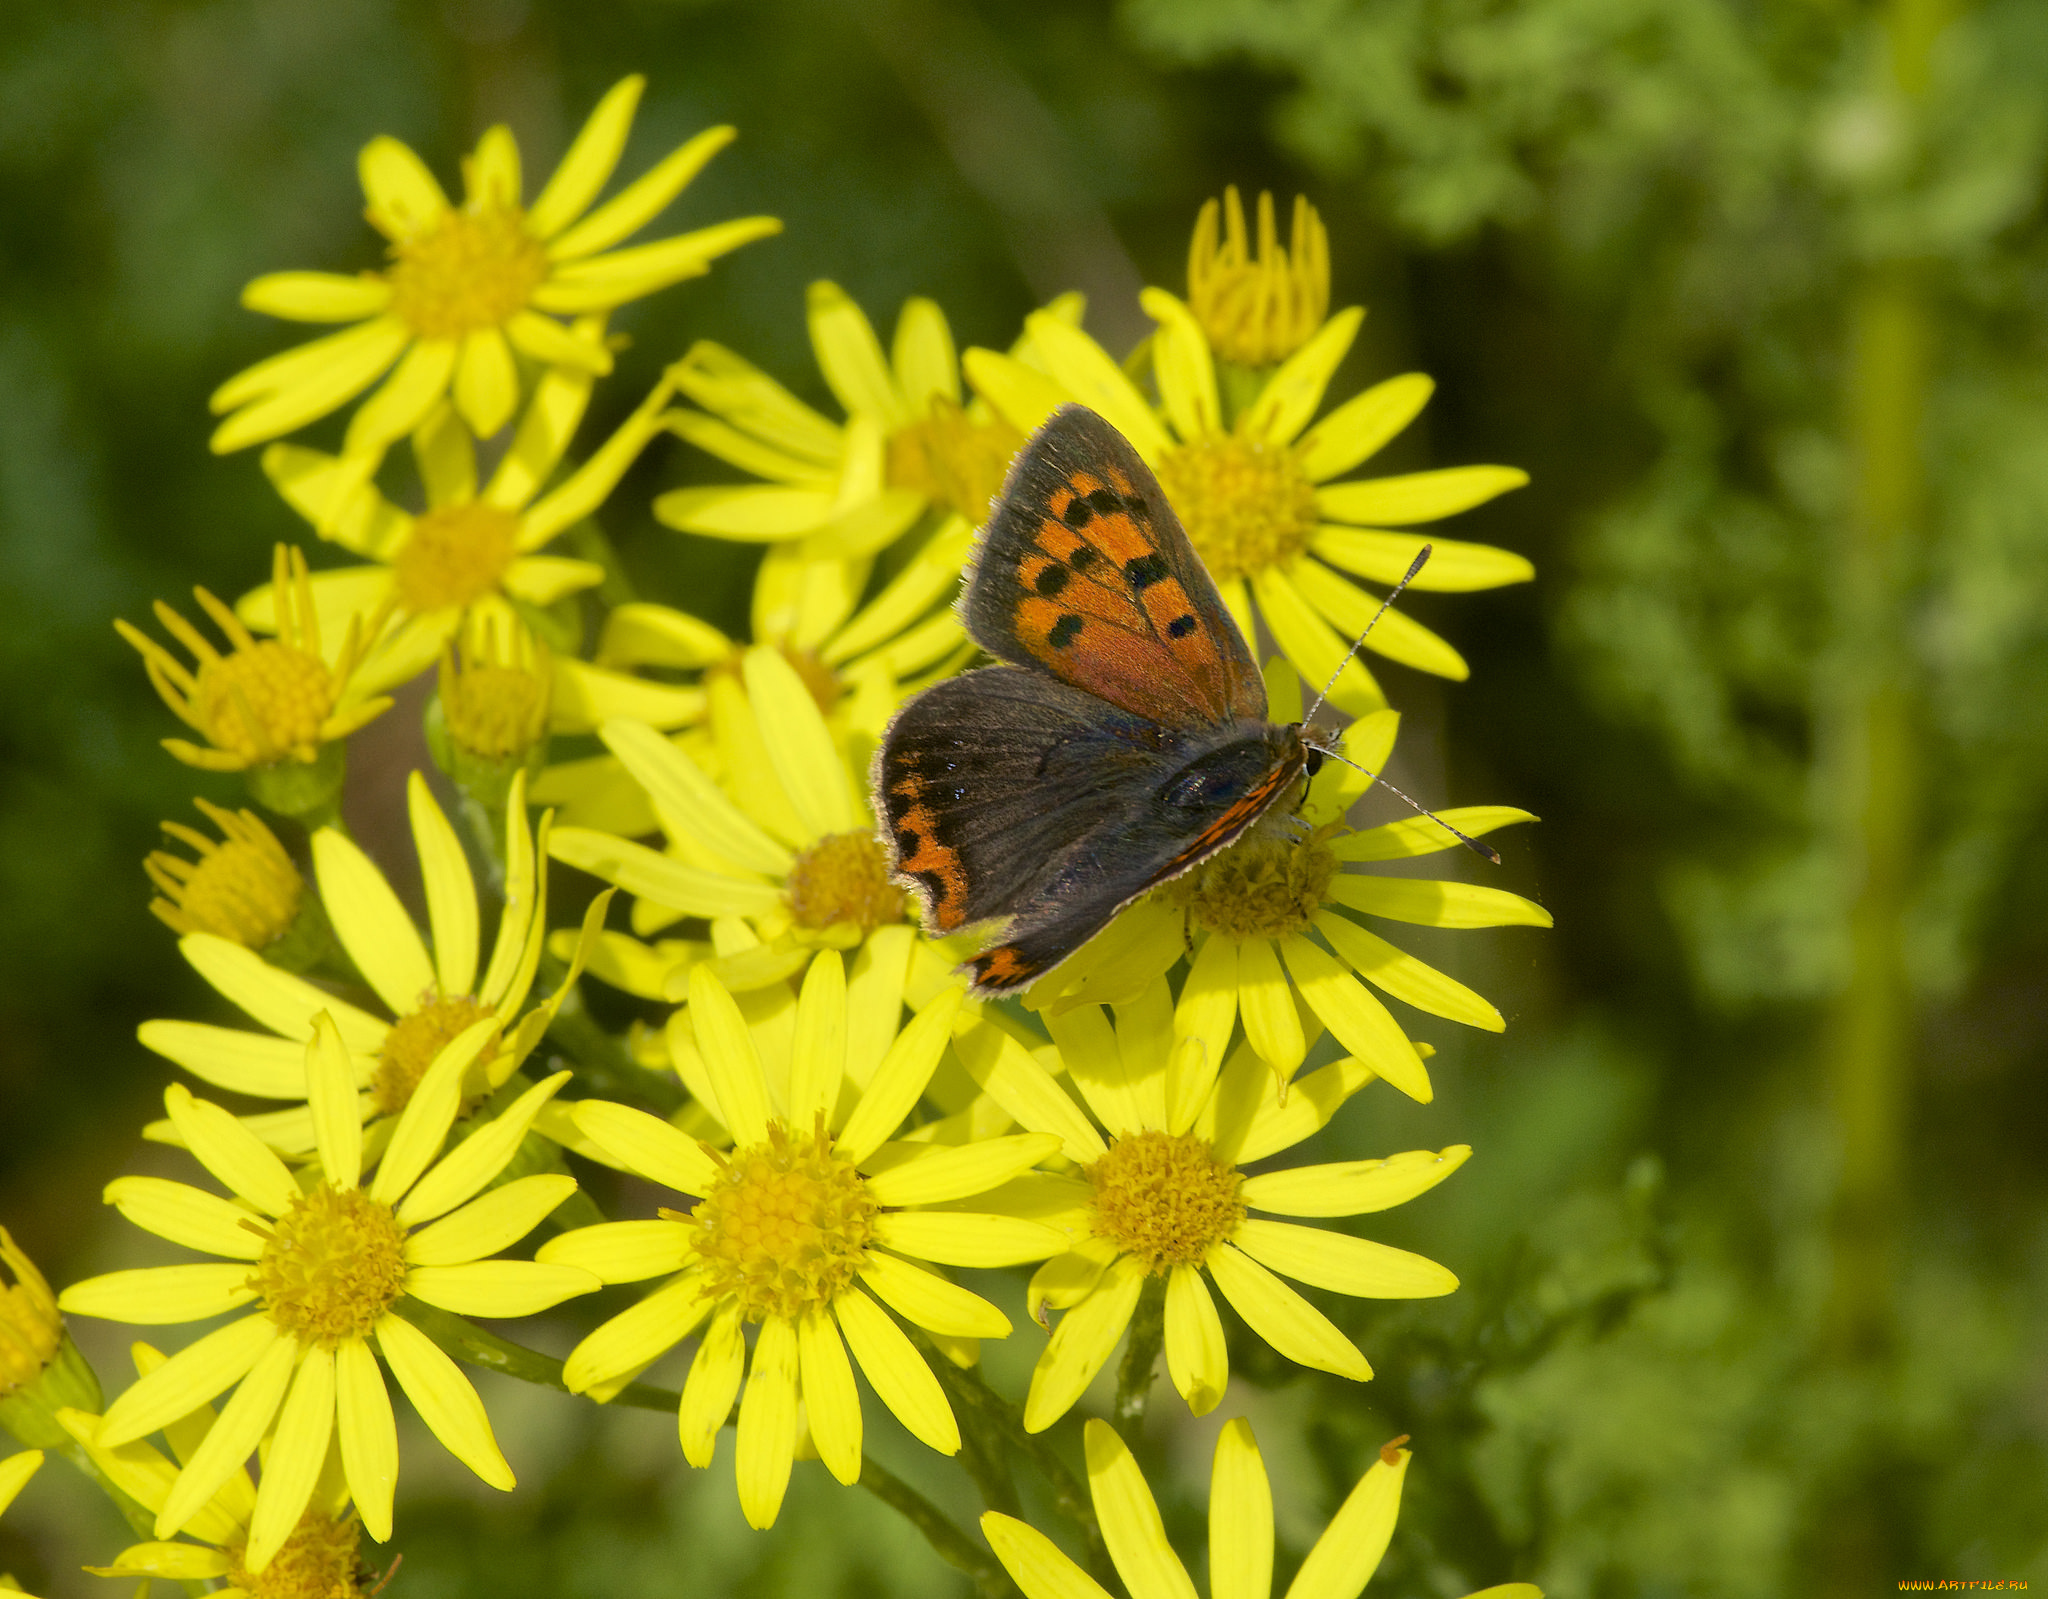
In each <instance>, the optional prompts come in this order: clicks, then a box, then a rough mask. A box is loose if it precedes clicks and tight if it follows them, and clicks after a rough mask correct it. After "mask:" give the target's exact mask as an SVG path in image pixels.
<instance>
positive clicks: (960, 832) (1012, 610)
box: [874, 405, 1322, 993]
mask: <svg viewBox="0 0 2048 1599" xmlns="http://www.w3.org/2000/svg"><path fill="white" fill-rule="evenodd" d="M961 609H962V617H963V620H964V622H965V624H966V628H967V631H968V634H969V635H970V636H971V637H972V638H973V639H974V641H975V642H976V643H977V644H979V645H980V646H981V647H982V648H983V649H985V650H987V651H988V653H989V654H991V655H993V656H995V657H996V658H997V660H998V661H1000V662H1003V663H1005V664H1001V665H996V666H988V667H983V668H981V669H979V670H977V671H972V672H967V673H964V674H962V675H961V676H959V677H955V678H949V679H947V680H945V681H943V682H940V683H938V684H936V685H935V686H933V687H932V688H929V689H927V690H925V691H924V692H923V693H922V694H920V695H918V696H917V697H916V698H914V699H913V700H911V701H910V703H908V704H907V705H905V706H904V707H903V709H902V710H901V711H900V712H898V713H897V716H896V718H895V720H894V721H892V722H891V723H890V725H889V728H888V730H887V732H886V733H885V734H884V736H883V740H882V745H881V748H880V750H879V751H878V753H877V756H876V760H875V773H874V780H875V790H876V793H875V800H876V805H875V810H876V814H877V815H878V816H879V817H881V818H882V819H883V820H884V824H885V830H886V841H887V843H888V846H889V848H890V851H891V857H892V864H893V866H894V867H895V870H896V871H897V873H898V875H899V876H900V877H901V878H902V880H903V881H905V882H906V883H907V884H909V885H910V886H911V888H912V889H913V890H914V891H915V892H916V893H917V894H918V896H919V898H920V900H921V901H922V904H923V909H924V919H925V925H926V926H927V928H929V929H930V930H931V931H934V932H946V933H950V932H954V931H957V930H958V929H960V928H963V927H967V926H970V925H972V924H974V923H977V922H982V921H989V920H993V919H997V918H1001V919H1003V921H1004V922H1005V923H1006V925H1005V926H1004V928H1003V931H1002V934H1001V936H1000V939H999V941H998V942H997V943H996V944H995V946H994V947H992V948H990V949H988V950H986V951H984V952H983V953H982V954H981V955H979V956H976V957H975V958H974V960H973V961H972V962H971V965H972V968H973V981H974V986H975V988H976V989H977V991H979V992H983V993H997V992H1005V991H1008V990H1011V989H1015V988H1019V987H1022V986H1024V985H1025V984H1028V983H1030V982H1032V981H1035V980H1036V979H1037V978H1038V977H1040V976H1042V975H1043V974H1044V973H1045V972H1046V971H1049V970H1050V969H1051V968H1052V967H1053V966H1055V965H1057V964H1058V963H1059V962H1060V961H1061V960H1063V959H1065V958H1066V957H1067V956H1068V955H1070V954H1072V953H1073V952H1074V951H1075V950H1076V949H1078V948H1079V947H1080V946H1081V945H1082V944H1084V943H1086V942H1087V940H1088V939H1089V938H1091V937H1093V936H1094V935H1095V933H1097V932H1098V931H1100V930H1101V929H1102V928H1103V927H1104V926H1105V925H1107V924H1108V922H1109V921H1110V919H1111V918H1112V917H1114V916H1115V915H1116V913H1117V912H1118V911H1119V910H1121V909H1122V908H1123V907H1124V906H1125V905H1127V904H1129V903H1130V902H1131V901H1132V900H1133V899H1135V898H1137V897H1138V896H1139V895H1140V894H1142V893H1144V892H1145V891H1146V890H1148V889H1150V888H1153V887H1155V886H1157V885H1158V884H1160V883H1163V882H1166V881H1168V880H1170V879H1172V878H1174V877H1177V876H1179V875H1180V874H1181V873H1183V872H1186V871H1188V870H1189V869H1190V868H1192V867H1194V866H1196V865H1198V864H1199V863H1200V862H1202V861H1203V860H1205V859H1207V858H1208V857H1209V856H1210V855H1213V854H1214V853H1215V852H1216V851H1217V850H1219V849H1222V848H1223V847H1224V846H1225V845H1227V844H1230V843H1231V842H1233V841H1234V840H1236V839H1237V838H1239V837H1241V836H1242V835H1243V834H1244V832H1245V831H1246V830H1247V829H1248V828H1249V827H1251V826H1252V825H1253V823H1255V822H1256V821H1258V819H1259V818H1260V817H1261V816H1263V815H1264V814H1266V812H1267V811H1269V810H1271V809H1272V807H1273V806H1274V805H1275V804H1276V803H1278V802H1279V801H1280V800H1281V799H1282V798H1284V797H1285V796H1287V795H1289V794H1292V793H1294V792H1295V791H1296V790H1297V788H1298V786H1299V784H1300V783H1301V782H1302V780H1303V779H1305V778H1306V777H1308V776H1312V775H1313V774H1314V772H1315V770H1316V767H1317V766H1318V764H1319V763H1320V761H1321V758H1322V750H1321V748H1320V746H1319V744H1318V742H1317V740H1316V739H1315V736H1314V735H1313V734H1312V733H1308V732H1306V731H1305V730H1304V729H1303V727H1302V726H1301V725H1300V724H1285V725H1283V724H1276V723H1274V722H1271V721H1269V720H1267V716H1266V691H1265V684H1264V682H1263V681H1262V680H1261V678H1260V676H1259V674H1258V671H1257V669H1256V667H1255V666H1254V665H1253V663H1252V658H1251V652H1250V650H1249V649H1247V648H1246V646H1245V642H1244V639H1243V637H1242V635H1241V634H1240V633H1239V632H1238V629H1237V626H1236V623H1235V622H1234V621H1232V619H1231V616H1230V613H1229V612H1228V611H1227V610H1226V609H1225V608H1224V605H1223V601H1222V598H1221V596H1220V595H1218V593H1217V592H1216V586H1215V584H1214V583H1213V582H1212V581H1211V580H1210V577H1209V574H1208V572H1207V571H1206V570H1205V569H1204V568H1203V566H1202V564H1201V561H1200V558H1199V557H1197V556H1196V554H1195V552H1194V548H1193V546H1192V545H1190V544H1189V542H1188V538H1187V534H1186V533H1185V532H1184V531H1183V530H1182V528H1181V526H1180V523H1179V521H1178V520H1177V519H1176V518H1175V517H1174V515H1173V512H1172V509H1171V508H1170V507H1169V506H1168V505H1167V503H1166V498H1165V495H1164V494H1163V493H1162V492H1161V491H1160V488H1159V484H1158V481H1157V479H1155V478H1154V477H1153V475H1152V473H1151V471H1150V469H1149V468H1147V467H1146V466H1145V464H1144V462H1143V461H1142V460H1141V459H1140V458H1139V457H1138V454H1137V452H1136V451H1135V450H1133V449H1132V448H1131V447H1130V445H1129V444H1128V443H1126V442H1125V441H1124V439H1123V438H1122V436H1121V435H1120V434H1118V433H1117V432H1116V430H1115V429H1113V428H1112V427H1110V425H1109V424H1108V423H1107V422H1105V421H1103V420H1102V418H1101V417H1099V416H1097V415H1095V413H1093V412H1092V411H1088V410H1085V409H1083V408H1081V407H1079V406H1071V405H1070V406H1065V407H1062V408H1061V409H1060V410H1059V411H1058V412H1056V413H1055V414H1054V415H1053V417H1052V419H1051V420H1050V421H1048V422H1047V423H1046V424H1045V426H1044V427H1042V428H1041V429H1040V430H1039V431H1038V432H1037V433H1036V434H1035V435H1033V437H1032V439H1031V441H1030V442H1029V443H1028V444H1027V445H1026V446H1025V448H1024V450H1023V451H1022V452H1021V453H1020V454H1019V456H1018V458H1017V461H1016V463H1015V465H1013V467H1012V468H1011V471H1010V475H1009V479H1008V481H1007V482H1006V483H1005V485H1004V489H1003V494H1002V497H1001V499H1000V500H999V501H998V502H997V505H996V508H995V511H994V514H993V515H992V516H991V517H990V519H989V523H988V526H987V527H986V528H985V529H984V530H983V533H982V536H981V540H980V543H979V545H978V546H977V549H976V553H975V558H974V562H973V566H972V569H971V570H970V572H969V575H968V579H967V584H966V589H965V592H964V593H963V595H962V597H961Z"/></svg>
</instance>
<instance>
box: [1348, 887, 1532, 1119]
mask: <svg viewBox="0 0 2048 1599" xmlns="http://www.w3.org/2000/svg"><path fill="white" fill-rule="evenodd" d="M1316 931H1317V932H1319V933H1321V934H1322V935H1323V937H1325V938H1327V939H1328V940H1329V941H1330V947H1331V948H1332V949H1334V950H1336V952H1337V953H1338V955H1340V956H1341V957H1343V959H1344V960H1345V961H1347V962H1349V963H1350V965H1351V966H1352V968H1353V969H1354V970H1356V971H1357V973H1358V974H1359V976H1361V977H1363V978H1364V979H1365V980H1366V981H1367V982H1369V983H1371V984H1372V985H1373V986H1374V987H1375V988H1378V989H1381V990H1383V991H1384V992H1386V993H1389V994H1391V995H1393V996H1394V998H1396V999H1399V1000H1405V1001H1406V1002H1407V1003H1408V1004H1410V1005H1413V1006H1414V1007H1415V1008H1416V1009H1417V1010H1426V1011H1428V1012H1429V1013H1430V1014H1431V1015H1432V1016H1442V1017H1446V1018H1448V1019H1449V1020H1451V1021H1454V1022H1463V1023H1464V1024H1465V1025H1466V1026H1467V1027H1478V1028H1483V1029H1484V1030H1485V1031H1487V1032H1489V1033H1499V1032H1504V1031H1506V1029H1507V1025H1508V1024H1507V1022H1506V1021H1505V1020H1504V1019H1503V1018H1502V1016H1501V1013H1500V1012H1499V1011H1498V1010H1496V1009H1494V1007H1493V1006H1491V1005H1489V1004H1488V1003H1487V1002H1486V1001H1485V1000H1484V999H1482V998H1480V997H1479V995H1477V994H1475V993H1473V992H1472V990H1471V989H1469V988H1467V987H1466V986H1465V985H1464V984H1463V983H1461V982H1459V981H1458V980H1457V979H1456V978H1454V977H1447V976H1445V975H1444V974H1443V973H1442V972H1440V971H1438V970H1437V969H1436V968H1435V967H1434V966H1430V965H1427V964H1426V963H1424V962H1422V961H1419V960H1417V959H1416V958H1415V957H1414V956H1413V955H1410V954H1407V953H1406V952H1405V951H1402V950H1399V949H1396V948H1395V947H1394V946H1393V945H1392V944H1389V943H1388V942H1387V941H1386V940H1385V939H1383V938H1380V937H1379V936H1377V935H1376V934H1373V933H1368V932H1367V931H1366V930H1365V929H1364V928H1362V927H1360V926H1359V925H1358V924H1357V923H1356V922H1351V921H1346V920H1345V919H1344V918H1343V917H1342V916H1339V915H1338V914H1337V913H1336V912H1335V911H1327V910H1326V911H1320V912H1318V913H1317V915H1316ZM1372 1064H1373V1065H1374V1066H1375V1067H1377V1066H1379V1065H1380V1062H1379V1061H1378V1060H1374V1061H1373V1062H1372ZM1388 1081H1390V1082H1393V1081H1394V1079H1392V1078H1389V1079H1388ZM1394 1086H1395V1087H1397V1088H1399V1087H1400V1086H1401V1085H1400V1084H1399V1083H1398V1082H1394Z"/></svg>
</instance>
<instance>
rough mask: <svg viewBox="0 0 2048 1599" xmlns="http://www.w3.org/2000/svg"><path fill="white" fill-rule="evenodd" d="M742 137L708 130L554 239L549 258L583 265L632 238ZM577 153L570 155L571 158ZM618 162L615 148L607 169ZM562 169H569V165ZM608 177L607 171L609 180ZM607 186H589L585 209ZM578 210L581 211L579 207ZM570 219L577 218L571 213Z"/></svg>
mask: <svg viewBox="0 0 2048 1599" xmlns="http://www.w3.org/2000/svg"><path fill="white" fill-rule="evenodd" d="M622 87H623V85H622ZM616 92H617V91H614V93H616ZM607 98H609V97H607ZM636 98H637V95H636ZM598 110H599V112H602V111H603V110H604V107H603V106H602V105H600V106H599V108H598ZM631 117H632V111H631V108H630V106H629V107H628V109H627V113H626V119H627V121H628V122H630V120H631ZM596 120H597V117H596V115H595V114H593V116H592V118H591V121H592V122H593V123H595V122H596ZM619 136H620V138H621V139H623V138H624V129H623V128H621V130H620V134H619ZM738 137H739V134H738V131H737V130H736V129H733V128H729V127H716V128H706V129H705V130H704V131H703V132H702V133H700V134H698V135H697V136H696V137H695V138H693V139H690V140H689V141H688V142H686V143H684V144H681V145H678V146H677V147H676V148H675V149H674V150H671V151H670V152H669V153H668V154H667V155H666V156H664V157H662V159H661V160H659V161H657V162H656V163H655V164H654V165H653V166H652V167H649V168H648V169H647V171H646V172H644V173H642V174H641V175H640V176H639V177H637V178H635V179H634V180H633V181H632V182H631V183H629V184H627V185H626V187H625V188H623V189H621V190H620V191H619V192H618V193H617V194H615V195H614V196H612V198H611V199H609V200H607V201H605V203H604V204H603V205H601V206H599V207H598V208H597V209H596V210H595V211H593V212H591V213H590V215H589V216H587V217H585V218H584V219H583V220H582V221H581V222H579V223H577V224H576V226H575V227H573V228H571V229H570V230H569V231H568V232H567V233H564V234H563V235H562V236H561V237H560V238H558V239H555V240H554V241H553V243H551V244H550V245H549V246H548V256H549V258H550V259H552V260H556V261H576V260H581V259H582V258H583V257H585V256H591V255H595V254H597V252H598V251H600V250H609V249H610V248H611V247H612V246H613V245H615V244H617V243H619V242H620V241H621V240H624V239H629V238H631V237H632V236H633V235H634V234H636V233H638V232H639V231H640V230H641V229H642V228H644V227H645V226H647V224H648V223H650V222H652V221H653V220H654V219H655V218H656V217H657V216H659V215H660V214H661V213H662V212H663V211H664V210H666V209H667V207H668V204H669V202H670V201H671V200H673V199H674V198H675V197H676V196H677V195H679V194H681V193H682V192H683V190H684V189H685V188H686V187H687V186H688V185H689V182H690V180H691V179H692V178H694V177H696V175H697V174H698V173H700V172H702V171H703V170H704V167H705V165H706V163H708V162H709V161H710V160H711V158H712V157H713V156H715V155H717V154H718V152H719V151H721V150H723V149H724V148H725V147H726V146H727V145H729V144H731V143H732V141H733V140H734V139H736V138H738ZM579 142H580V141H579ZM574 153H575V152H574V151H573V150H572V151H571V155H572V156H573V155H574ZM617 161H618V152H617V150H616V149H614V150H613V151H612V157H611V163H608V164H607V165H608V167H609V165H611V164H616V162H617ZM563 165H564V167H566V166H567V165H568V162H567V160H565V161H564V162H563ZM609 175H610V173H609V170H607V172H606V176H609ZM603 186H604V183H603V179H602V178H600V179H599V180H598V182H597V183H595V184H593V185H591V186H590V189H589V192H588V195H587V196H586V197H585V203H586V204H587V203H588V200H589V197H590V196H594V195H595V194H596V193H597V191H598V190H599V189H600V188H602V187H603ZM549 187H550V188H552V187H553V184H552V183H551V184H550V185H549ZM536 209H538V202H536ZM577 209H578V210H580V209H581V207H580V206H579V207H578V208H577ZM568 214H569V215H574V213H573V212H571V213H568ZM530 225H532V224H530ZM534 231H535V232H537V233H538V232H540V229H539V227H538V226H537V225H534ZM541 237H543V238H546V237H547V234H545V233H542V234H541Z"/></svg>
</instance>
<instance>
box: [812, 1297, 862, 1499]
mask: <svg viewBox="0 0 2048 1599" xmlns="http://www.w3.org/2000/svg"><path fill="white" fill-rule="evenodd" d="M797 1359H798V1365H799V1370H800V1372H801V1374H802V1378H803V1394H804V1413H805V1414H806V1415H807V1416H808V1417H809V1418H810V1423H811V1437H812V1438H813V1439H814V1440H815V1441H816V1443H817V1446H818V1458H819V1459H820V1460H822V1461H824V1462H825V1469H826V1470H827V1471H829V1472H831V1473H832V1475H833V1476H835V1477H837V1478H838V1479H839V1480H840V1481H841V1482H842V1483H844V1484H846V1486H847V1487H849V1488H850V1487H852V1486H853V1485H854V1484H855V1483H856V1482H858V1481H860V1446H861V1416H860V1395H859V1394H858V1393H857V1392H856V1391H855V1390H854V1386H853V1365H852V1363H851V1362H850V1361H848V1360H847V1358H846V1345H845V1344H844V1343H842V1342H841V1341H840V1338H839V1329H838V1328H837V1327H836V1326H834V1325H833V1322H832V1318H831V1316H830V1314H829V1313H827V1312H825V1311H823V1310H810V1311H807V1312H805V1314H804V1318H803V1320H802V1321H801V1322H799V1323H798V1324H797Z"/></svg>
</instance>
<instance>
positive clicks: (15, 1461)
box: [0, 1449, 43, 1515]
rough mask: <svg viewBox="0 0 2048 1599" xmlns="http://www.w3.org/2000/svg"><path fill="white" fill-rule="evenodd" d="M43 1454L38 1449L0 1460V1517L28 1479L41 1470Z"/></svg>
mask: <svg viewBox="0 0 2048 1599" xmlns="http://www.w3.org/2000/svg"><path fill="white" fill-rule="evenodd" d="M42 1464H43V1452H42V1450H40V1449H24V1450H22V1451H21V1452H20V1453H18V1454H12V1455H9V1456H8V1457H7V1458H6V1459H5V1460H0V1515H5V1514H6V1512H7V1507H8V1506H9V1505H11V1504H13V1503H14V1501H15V1500H16V1499H17V1498H18V1497H19V1496H20V1494H21V1490H22V1489H24V1488H26V1487H27V1486H28V1480H29V1478H31V1477H33V1476H34V1475H35V1474H36V1472H37V1471H38V1470H39V1469H41V1467H42Z"/></svg>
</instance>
